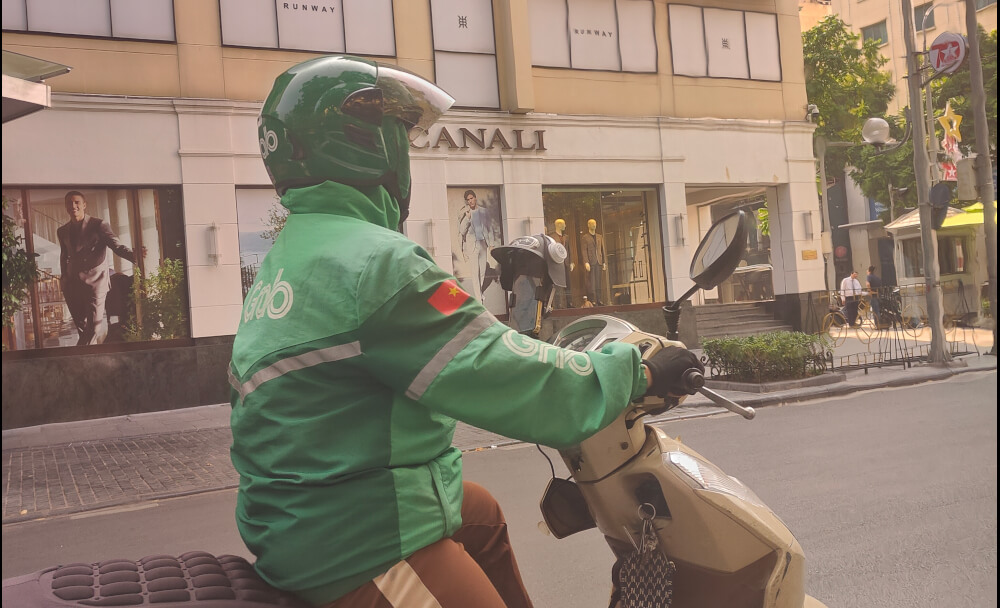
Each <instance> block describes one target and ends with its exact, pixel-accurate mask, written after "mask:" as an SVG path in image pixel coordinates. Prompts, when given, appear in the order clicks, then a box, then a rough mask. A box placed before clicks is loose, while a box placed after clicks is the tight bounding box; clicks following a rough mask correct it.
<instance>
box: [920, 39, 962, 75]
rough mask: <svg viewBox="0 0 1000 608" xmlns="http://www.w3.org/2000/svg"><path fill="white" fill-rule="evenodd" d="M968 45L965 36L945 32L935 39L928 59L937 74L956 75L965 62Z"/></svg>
mask: <svg viewBox="0 0 1000 608" xmlns="http://www.w3.org/2000/svg"><path fill="white" fill-rule="evenodd" d="M966 46H967V43H966V41H965V36H962V35H961V34H953V33H951V32H944V33H942V34H941V35H940V36H938V37H937V38H935V39H934V43H933V44H931V48H930V50H929V51H928V55H929V56H928V59H929V61H930V62H931V67H933V68H934V73H935V74H941V73H944V74H954V73H955V70H957V69H958V67H959V66H960V65H962V62H963V61H965V51H966Z"/></svg>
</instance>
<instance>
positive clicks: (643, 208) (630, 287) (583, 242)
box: [542, 188, 664, 308]
mask: <svg viewBox="0 0 1000 608" xmlns="http://www.w3.org/2000/svg"><path fill="white" fill-rule="evenodd" d="M542 208H543V212H544V215H545V227H546V233H547V234H549V235H550V236H552V238H554V239H556V240H557V241H559V242H560V243H562V244H563V246H565V247H566V249H567V251H568V252H569V258H568V259H567V261H566V277H567V285H566V288H565V289H563V288H559V287H557V288H556V292H555V297H554V299H553V307H555V308H590V307H592V306H621V305H627V304H644V303H649V302H656V301H657V300H658V299H659V300H662V299H663V293H662V289H663V285H664V279H663V261H662V255H661V253H660V252H661V251H662V247H661V244H660V234H659V228H654V229H653V230H650V229H649V228H650V226H659V204H658V200H657V196H656V192H655V191H654V190H653V189H651V188H650V189H629V190H626V189H615V190H597V189H587V188H546V189H545V190H543V192H542Z"/></svg>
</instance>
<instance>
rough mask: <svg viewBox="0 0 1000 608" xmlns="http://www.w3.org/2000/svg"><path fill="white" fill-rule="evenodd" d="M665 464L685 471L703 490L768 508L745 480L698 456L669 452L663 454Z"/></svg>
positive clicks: (682, 471)
mask: <svg viewBox="0 0 1000 608" xmlns="http://www.w3.org/2000/svg"><path fill="white" fill-rule="evenodd" d="M663 464H665V465H669V466H672V467H673V468H675V469H677V470H678V471H680V472H681V473H684V475H685V476H687V477H688V478H690V479H691V481H693V482H694V485H696V486H698V487H701V488H702V489H703V490H708V491H709V492H718V493H720V494H728V495H729V496H732V497H734V498H738V499H740V500H742V501H745V502H748V503H750V504H752V505H756V506H758V507H763V508H765V509H766V508H768V507H767V505H765V504H764V501H762V500H761V499H760V497H758V496H757V495H756V494H754V492H753V490H751V489H750V488H748V487H746V486H745V485H744V484H743V482H741V481H740V480H738V479H736V478H734V477H730V476H729V475H726V474H725V473H724V472H723V471H722V469H720V468H719V467H717V466H715V465H714V464H712V463H710V462H707V461H705V460H702V459H700V458H698V457H696V456H692V455H691V454H688V453H686V452H667V453H665V454H664V455H663Z"/></svg>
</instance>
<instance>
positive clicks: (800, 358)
mask: <svg viewBox="0 0 1000 608" xmlns="http://www.w3.org/2000/svg"><path fill="white" fill-rule="evenodd" d="M702 347H703V349H704V352H705V356H706V357H707V359H708V364H707V367H709V368H710V369H711V372H712V376H713V377H715V378H717V379H720V380H722V379H725V380H731V381H733V382H756V383H763V382H774V381H777V380H795V379H798V378H806V377H809V376H815V375H818V374H821V373H822V372H823V349H822V347H821V345H820V343H819V338H818V337H817V336H815V335H813V334H804V333H802V332H797V331H794V332H792V331H776V332H771V333H766V334H759V335H756V336H744V337H739V338H716V339H713V340H705V341H704V342H703V343H702Z"/></svg>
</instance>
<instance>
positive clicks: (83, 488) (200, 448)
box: [3, 339, 996, 524]
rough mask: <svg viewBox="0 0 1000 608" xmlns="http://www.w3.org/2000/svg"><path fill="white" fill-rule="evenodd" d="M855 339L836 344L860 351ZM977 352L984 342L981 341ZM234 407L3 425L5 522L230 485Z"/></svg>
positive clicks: (465, 432)
mask: <svg viewBox="0 0 1000 608" xmlns="http://www.w3.org/2000/svg"><path fill="white" fill-rule="evenodd" d="M864 348H866V347H864V346H863V345H861V344H860V343H859V342H858V341H857V340H853V339H848V341H847V342H846V343H845V344H844V345H842V346H839V347H838V348H837V349H836V350H835V357H836V356H847V355H850V354H852V353H854V352H859V351H861V350H864ZM979 350H980V351H982V350H984V348H983V347H982V346H981V345H980V348H979ZM989 370H993V371H994V372H995V370H996V358H995V357H991V356H985V355H975V354H973V355H967V356H963V357H959V358H957V359H956V362H955V363H953V364H952V365H950V366H948V367H939V366H930V365H914V366H913V367H911V368H908V369H904V368H903V367H902V366H901V365H900V366H897V367H891V368H890V367H885V368H873V369H870V370H867V372H866V371H865V370H855V371H849V372H847V374H846V375H847V378H846V381H844V382H839V383H836V384H828V385H824V386H812V387H801V388H794V389H789V390H783V391H777V392H771V393H748V392H739V391H723V392H724V394H725V395H726V396H727V397H729V398H730V399H732V400H733V401H736V402H737V403H740V404H741V405H746V406H751V407H764V406H770V405H782V404H786V403H794V402H800V401H808V400H813V399H824V398H830V397H835V396H839V395H844V394H848V393H854V392H858V391H865V390H874V389H880V388H886V387H893V386H906V385H911V384H919V383H922V382H928V381H933V380H943V379H946V378H949V377H951V376H953V375H955V374H960V373H967V372H986V371H989ZM724 411H726V410H724V409H722V408H719V407H718V406H716V405H715V404H714V403H712V402H711V401H709V400H708V399H707V398H706V397H703V396H702V395H694V396H692V397H689V398H688V399H687V400H686V401H685V402H684V404H683V405H681V406H680V407H677V408H675V409H673V410H671V411H670V412H668V413H667V414H665V415H663V416H660V417H658V418H656V419H655V420H652V421H651V422H665V421H668V420H676V419H680V418H689V417H693V416H708V415H712V414H716V413H720V412H724ZM231 441H232V435H231V433H230V431H229V405H228V404H225V405H210V406H203V407H195V408H186V409H183V410H172V411H166V412H154V413H148V414H137V415H133V416H121V417H117V418H107V419H102V420H88V421H83V422H70V423H60V424H50V425H43V426H38V427H30V428H24V429H13V430H10V431H3V480H4V488H3V523H4V524H8V523H15V522H19V521H27V520H33V519H40V518H44V517H51V516H55V515H62V514H67V513H75V512H79V511H86V510H91V509H97V508H104V507H110V506H114V505H120V504H126V503H132V502H138V501H143V500H152V499H158V498H166V497H170V496H182V495H185V494H193V493H198V492H205V491H211V490H219V489H225V488H234V487H236V485H237V482H238V476H237V475H236V472H235V471H234V470H233V468H232V464H231V463H230V460H229V445H230V443H231ZM511 443H517V442H516V441H515V440H512V439H508V438H506V437H503V436H501V435H496V434H494V433H490V432H488V431H484V430H482V429H478V428H475V427H471V426H468V425H466V424H463V423H459V424H458V427H457V429H456V431H455V437H454V445H455V447H458V448H459V449H461V450H462V451H471V450H479V449H489V448H491V447H496V446H499V445H505V444H511Z"/></svg>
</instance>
